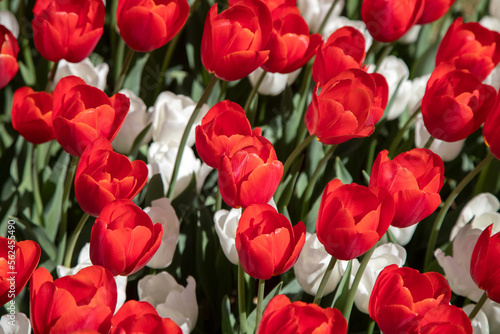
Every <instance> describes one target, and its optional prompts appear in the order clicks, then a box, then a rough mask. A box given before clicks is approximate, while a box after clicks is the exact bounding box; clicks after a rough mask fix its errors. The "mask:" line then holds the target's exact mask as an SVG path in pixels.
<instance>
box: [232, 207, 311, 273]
mask: <svg viewBox="0 0 500 334" xmlns="http://www.w3.org/2000/svg"><path fill="white" fill-rule="evenodd" d="M305 241H306V227H305V225H304V223H303V222H299V223H298V224H297V225H295V226H293V227H292V225H291V224H290V222H289V221H288V219H287V218H286V217H285V216H284V215H282V214H279V213H278V212H277V211H276V209H275V208H273V207H272V206H270V205H269V204H253V205H250V206H249V207H247V208H246V209H245V210H244V211H243V214H242V215H241V218H240V221H239V223H238V228H237V230H236V239H235V242H236V251H237V252H238V258H239V260H240V264H241V267H242V268H243V270H244V271H245V272H246V273H247V274H248V275H250V276H252V277H254V278H258V279H270V278H271V277H273V276H277V275H281V274H283V273H284V272H287V271H288V270H289V269H290V268H291V267H292V266H293V265H294V264H295V262H296V261H297V258H298V257H299V254H300V251H301V250H302V247H303V246H304V242H305Z"/></svg>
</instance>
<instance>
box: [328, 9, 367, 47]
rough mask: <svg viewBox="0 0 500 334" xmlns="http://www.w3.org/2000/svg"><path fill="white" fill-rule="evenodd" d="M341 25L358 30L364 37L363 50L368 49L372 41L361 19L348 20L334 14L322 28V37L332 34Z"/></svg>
mask: <svg viewBox="0 0 500 334" xmlns="http://www.w3.org/2000/svg"><path fill="white" fill-rule="evenodd" d="M342 27H353V28H355V29H357V30H359V32H360V33H362V34H363V37H364V38H365V51H368V49H369V48H370V46H371V45H372V43H373V37H372V35H370V32H369V31H368V29H366V24H365V23H364V22H363V21H356V20H349V19H348V18H347V17H345V16H335V17H333V18H332V19H330V20H329V21H328V24H327V25H326V26H325V29H323V37H324V38H325V39H328V37H330V35H331V34H333V33H334V32H335V31H336V30H337V29H339V28H342Z"/></svg>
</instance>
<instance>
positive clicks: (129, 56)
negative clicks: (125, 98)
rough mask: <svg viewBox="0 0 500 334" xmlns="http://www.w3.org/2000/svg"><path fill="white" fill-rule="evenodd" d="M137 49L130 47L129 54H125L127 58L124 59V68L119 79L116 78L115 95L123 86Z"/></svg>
mask: <svg viewBox="0 0 500 334" xmlns="http://www.w3.org/2000/svg"><path fill="white" fill-rule="evenodd" d="M134 54H135V51H134V50H132V49H131V48H128V51H127V55H126V56H125V60H124V61H123V66H122V70H121V72H120V75H119V76H118V79H117V80H116V85H115V90H114V92H113V95H114V94H116V93H118V91H119V90H120V89H121V88H122V86H123V83H124V82H125V76H126V75H127V72H128V69H129V68H130V64H131V63H132V59H133V58H134Z"/></svg>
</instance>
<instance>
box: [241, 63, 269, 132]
mask: <svg viewBox="0 0 500 334" xmlns="http://www.w3.org/2000/svg"><path fill="white" fill-rule="evenodd" d="M266 74H267V72H266V71H262V74H261V75H260V77H259V79H258V80H257V82H256V83H255V85H254V86H253V88H252V91H251V92H250V94H249V95H248V98H247V101H246V102H245V107H244V108H243V110H245V112H246V114H247V117H248V121H249V122H250V124H252V125H254V123H255V114H256V112H255V110H249V108H250V104H251V103H252V101H253V98H254V97H255V95H256V94H257V91H258V90H259V87H260V84H261V83H262V81H263V80H264V78H265V76H266Z"/></svg>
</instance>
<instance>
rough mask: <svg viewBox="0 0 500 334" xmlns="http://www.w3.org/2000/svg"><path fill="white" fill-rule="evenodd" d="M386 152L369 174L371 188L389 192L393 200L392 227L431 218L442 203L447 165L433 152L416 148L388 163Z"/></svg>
mask: <svg viewBox="0 0 500 334" xmlns="http://www.w3.org/2000/svg"><path fill="white" fill-rule="evenodd" d="M388 153H389V152H388V151H387V150H383V151H382V152H380V153H379V154H378V156H377V159H376V160H375V162H374V164H373V168H372V172H371V175H370V187H381V188H385V189H387V190H388V191H389V192H390V193H391V194H392V196H393V198H394V208H395V210H394V218H393V220H392V223H391V225H393V226H396V227H401V228H402V227H408V226H411V225H414V224H416V223H418V222H419V221H421V220H422V219H424V218H426V217H427V216H429V215H430V214H431V213H433V212H434V210H436V209H437V207H438V206H439V204H441V197H440V196H439V191H441V188H442V187H443V184H444V164H443V160H441V158H440V157H439V155H437V154H435V153H433V152H432V151H430V150H427V149H423V148H415V149H413V150H411V151H408V152H403V153H401V154H400V155H398V156H397V157H395V158H394V159H393V160H389V158H388V157H387V155H388Z"/></svg>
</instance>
